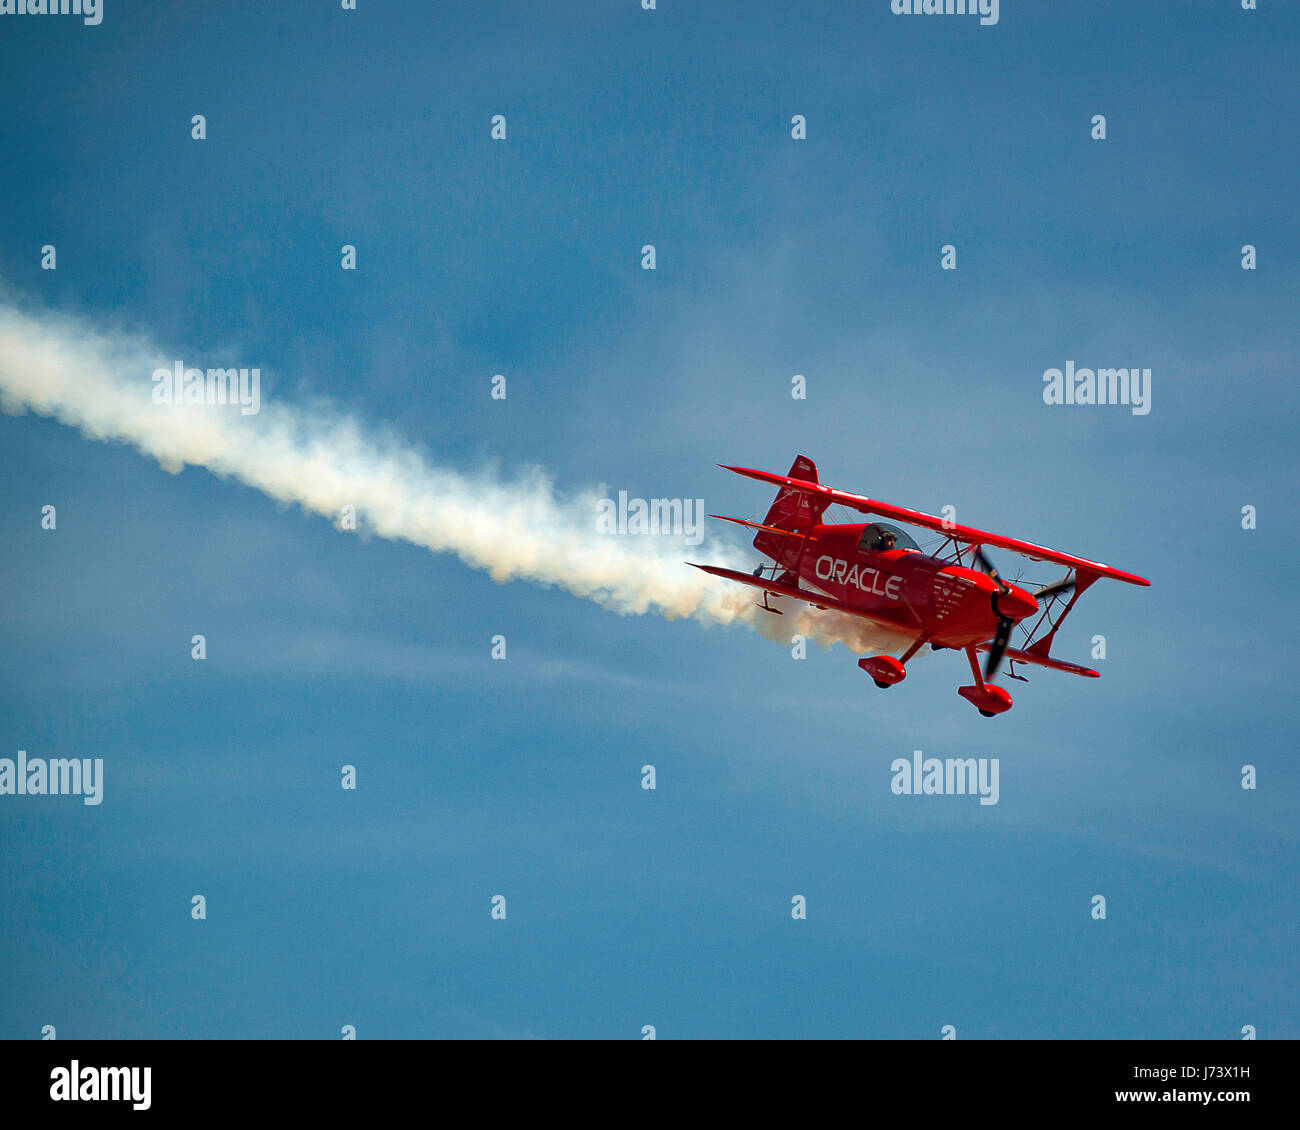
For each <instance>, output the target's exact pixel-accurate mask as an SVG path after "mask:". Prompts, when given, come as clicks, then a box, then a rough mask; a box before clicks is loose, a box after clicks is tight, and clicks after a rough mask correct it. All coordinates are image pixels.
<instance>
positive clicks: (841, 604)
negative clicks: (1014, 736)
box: [686, 561, 1055, 662]
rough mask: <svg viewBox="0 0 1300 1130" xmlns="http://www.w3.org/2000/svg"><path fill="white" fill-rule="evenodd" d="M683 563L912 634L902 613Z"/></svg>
mask: <svg viewBox="0 0 1300 1130" xmlns="http://www.w3.org/2000/svg"><path fill="white" fill-rule="evenodd" d="M686 564H687V565H689V566H690V567H691V568H692V569H700V570H703V571H704V572H705V573H712V574H713V575H714V576H715V577H722V578H724V579H725V580H728V581H736V582H737V583H738V584H742V585H749V586H750V587H751V588H756V589H762V590H763V591H764V592H770V593H771V594H772V595H773V596H790V597H793V598H794V599H795V600H806V601H807V602H808V603H809V604H811V605H814V606H815V607H817V608H833V609H835V611H837V612H847V613H848V614H849V615H850V616H860V617H861V618H862V619H863V620H870V621H871V622H872V623H873V624H881V625H883V626H884V627H887V628H893V629H896V630H901V631H905V632H906V631H911V632H912V634H913V635H915V627H914V626H913V625H912V623H911V622H910V621H907V620H904V619H903V618H902V617H898V618H893V617H887V616H881V615H879V614H878V613H874V612H866V611H864V610H863V609H861V608H857V607H855V606H854V605H852V604H849V603H848V602H847V601H844V600H837V599H836V598H835V597H833V596H827V595H825V594H824V593H820V592H810V591H809V590H808V589H801V588H799V587H798V586H797V585H788V584H786V583H785V582H784V581H778V580H774V579H769V580H764V579H763V578H762V577H755V576H753V575H752V574H750V573H741V572H738V571H737V570H735V569H723V568H721V567H720V566H718V565H696V564H695V562H694V561H688V562H686ZM1007 654H1008V655H1010V654H1011V651H1010V649H1008V650H1007ZM1053 662H1055V660H1053Z"/></svg>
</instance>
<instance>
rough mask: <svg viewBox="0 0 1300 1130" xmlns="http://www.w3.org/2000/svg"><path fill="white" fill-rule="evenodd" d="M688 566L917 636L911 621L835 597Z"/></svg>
mask: <svg viewBox="0 0 1300 1130" xmlns="http://www.w3.org/2000/svg"><path fill="white" fill-rule="evenodd" d="M686 564H687V565H689V566H690V567H691V568H692V569H702V570H703V571H704V572H706V573H712V574H713V575H714V576H715V577H723V578H725V579H726V580H728V581H738V582H739V583H740V584H742V585H750V586H751V587H753V588H756V589H762V590H763V591H764V592H770V593H771V594H772V595H773V596H792V597H794V599H795V600H806V601H807V602H808V603H809V604H815V605H817V606H818V607H820V608H834V609H835V610H836V611H837V612H847V613H848V614H849V615H850V616H861V617H862V619H864V620H870V621H871V622H872V623H873V624H883V625H884V626H885V627H888V628H895V629H899V630H902V631H909V630H912V631H913V634H915V632H914V629H913V625H912V623H911V622H910V621H904V620H902V619H901V618H899V619H889V618H885V617H883V616H879V615H877V614H875V613H868V612H864V611H863V610H862V609H861V608H856V607H854V606H853V605H852V604H849V603H848V602H847V601H844V600H836V599H835V597H833V596H826V595H824V594H823V593H819V592H811V591H810V590H808V589H801V588H797V587H796V586H794V585H788V584H785V583H784V582H783V581H777V580H772V579H770V578H769V579H767V580H764V579H763V578H762V577H755V576H753V575H752V574H750V573H741V572H738V571H737V570H735V569H723V568H722V567H721V566H719V565H696V564H695V562H693V561H688V562H686Z"/></svg>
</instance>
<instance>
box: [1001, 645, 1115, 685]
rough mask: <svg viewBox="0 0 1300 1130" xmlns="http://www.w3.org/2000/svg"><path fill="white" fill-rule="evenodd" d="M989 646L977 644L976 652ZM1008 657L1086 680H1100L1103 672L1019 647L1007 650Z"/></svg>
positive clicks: (1018, 661)
mask: <svg viewBox="0 0 1300 1130" xmlns="http://www.w3.org/2000/svg"><path fill="white" fill-rule="evenodd" d="M988 649H989V645H988V644H986V643H982V644H977V645H976V647H975V650H976V651H988ZM1005 654H1006V657H1007V658H1008V659H1014V660H1015V661H1016V662H1017V663H1032V664H1033V665H1034V666H1036V667H1050V668H1051V669H1052V670H1053V671H1064V672H1066V673H1067V674H1070V675H1082V676H1083V677H1084V678H1086V679H1100V678H1101V672H1099V671H1094V670H1093V669H1092V668H1091V667H1081V666H1080V665H1079V664H1077V663H1067V662H1066V661H1065V660H1064V659H1053V658H1052V657H1051V656H1048V655H1035V654H1034V653H1033V652H1029V651H1021V650H1020V649H1019V648H1018V647H1009V648H1007V650H1006V652H1005Z"/></svg>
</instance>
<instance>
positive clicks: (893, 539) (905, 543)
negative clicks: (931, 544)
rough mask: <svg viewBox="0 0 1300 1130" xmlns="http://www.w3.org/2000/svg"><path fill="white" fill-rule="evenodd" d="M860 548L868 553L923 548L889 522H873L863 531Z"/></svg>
mask: <svg viewBox="0 0 1300 1130" xmlns="http://www.w3.org/2000/svg"><path fill="white" fill-rule="evenodd" d="M858 548H859V549H863V550H866V551H867V552H868V553H879V552H880V551H881V550H886V549H916V550H919V549H920V548H921V547H920V546H919V545H917V544H916V542H914V541H913V540H912V539H911V538H910V537H909V536H908V535H907V534H905V533H904V532H903V531H902V530H900V529H899V528H898V527H897V526H894V525H891V524H890V523H888V522H872V523H871V524H870V525H868V526H867V527H866V529H864V530H863V531H862V537H860V538H859V539H858Z"/></svg>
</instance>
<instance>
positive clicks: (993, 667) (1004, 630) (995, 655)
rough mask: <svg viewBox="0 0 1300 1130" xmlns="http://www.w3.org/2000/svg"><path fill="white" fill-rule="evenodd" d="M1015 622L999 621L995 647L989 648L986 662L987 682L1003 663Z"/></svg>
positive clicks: (994, 639)
mask: <svg viewBox="0 0 1300 1130" xmlns="http://www.w3.org/2000/svg"><path fill="white" fill-rule="evenodd" d="M1013 622H1014V621H1011V620H1008V619H1006V618H1005V617H1003V618H1002V619H1001V620H999V621H998V634H997V635H996V636H994V637H993V646H992V647H990V648H989V655H988V658H987V659H986V660H984V680H985V682H987V681H988V680H989V679H991V678H993V676H994V675H996V674H997V673H998V666H999V665H1000V664H1001V662H1002V656H1003V655H1004V654H1005V652H1006V650H1007V644H1008V643H1010V642H1011V625H1012V623H1013Z"/></svg>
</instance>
